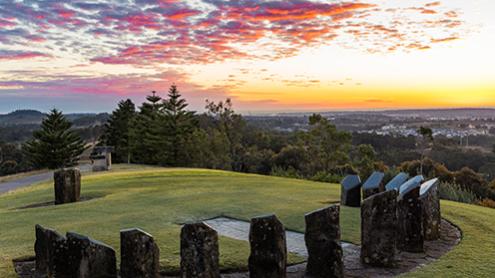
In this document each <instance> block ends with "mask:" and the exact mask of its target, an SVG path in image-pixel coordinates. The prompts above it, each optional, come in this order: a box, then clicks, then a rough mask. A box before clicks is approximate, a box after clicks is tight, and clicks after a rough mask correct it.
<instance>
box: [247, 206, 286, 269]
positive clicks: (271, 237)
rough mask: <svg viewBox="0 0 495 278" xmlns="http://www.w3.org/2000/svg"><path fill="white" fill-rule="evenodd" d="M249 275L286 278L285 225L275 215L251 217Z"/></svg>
mask: <svg viewBox="0 0 495 278" xmlns="http://www.w3.org/2000/svg"><path fill="white" fill-rule="evenodd" d="M249 243H250V245H251V254H250V256H249V277H252V278H285V277H286V275H287V274H286V267H287V245H286V239H285V228H284V225H283V224H282V223H281V222H280V221H279V220H278V219H277V217H276V216H275V215H269V216H262V217H256V218H253V219H251V227H250V230H249Z"/></svg>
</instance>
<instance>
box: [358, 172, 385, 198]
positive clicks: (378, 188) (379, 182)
mask: <svg viewBox="0 0 495 278" xmlns="http://www.w3.org/2000/svg"><path fill="white" fill-rule="evenodd" d="M383 177H385V174H384V173H382V172H373V174H371V176H370V177H369V178H368V179H367V180H366V181H365V182H364V184H363V199H366V198H368V197H370V196H373V195H375V194H377V193H380V192H383V191H385V187H384V186H383Z"/></svg>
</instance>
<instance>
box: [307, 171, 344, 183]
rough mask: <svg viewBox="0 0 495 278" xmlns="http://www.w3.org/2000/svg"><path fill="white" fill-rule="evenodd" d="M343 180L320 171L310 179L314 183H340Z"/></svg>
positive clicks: (340, 177) (338, 176)
mask: <svg viewBox="0 0 495 278" xmlns="http://www.w3.org/2000/svg"><path fill="white" fill-rule="evenodd" d="M342 179H343V177H342V176H340V175H335V174H331V173H328V172H325V171H320V172H318V173H316V174H315V175H314V176H312V177H311V178H310V180H312V181H319V182H329V183H340V181H341V180H342Z"/></svg>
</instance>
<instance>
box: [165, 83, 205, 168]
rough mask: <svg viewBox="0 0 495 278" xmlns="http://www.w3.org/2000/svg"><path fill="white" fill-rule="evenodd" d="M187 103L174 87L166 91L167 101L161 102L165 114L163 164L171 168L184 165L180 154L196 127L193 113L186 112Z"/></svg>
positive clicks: (183, 151) (182, 152)
mask: <svg viewBox="0 0 495 278" xmlns="http://www.w3.org/2000/svg"><path fill="white" fill-rule="evenodd" d="M187 106H188V104H187V102H186V100H185V99H184V98H182V96H181V94H180V92H179V90H177V86H176V85H172V86H171V87H170V89H169V91H168V99H167V100H164V102H163V111H164V114H165V130H164V131H165V135H166V137H165V140H166V142H165V145H166V150H167V151H166V153H165V163H166V164H168V165H172V166H182V165H184V163H185V161H184V159H181V154H184V153H185V152H186V150H185V148H186V145H187V144H186V141H187V140H188V138H189V136H190V135H191V134H192V133H193V131H194V129H195V128H196V127H197V119H196V117H195V115H194V112H192V111H188V110H186V109H187Z"/></svg>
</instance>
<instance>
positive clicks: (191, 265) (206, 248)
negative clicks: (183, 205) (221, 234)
mask: <svg viewBox="0 0 495 278" xmlns="http://www.w3.org/2000/svg"><path fill="white" fill-rule="evenodd" d="M180 259H181V260H180V269H181V277H182V278H217V277H220V267H219V251H218V234H217V232H216V231H215V230H213V229H212V228H211V227H210V226H208V225H207V224H205V223H196V224H186V225H184V226H183V227H182V230H181V234H180Z"/></svg>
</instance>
